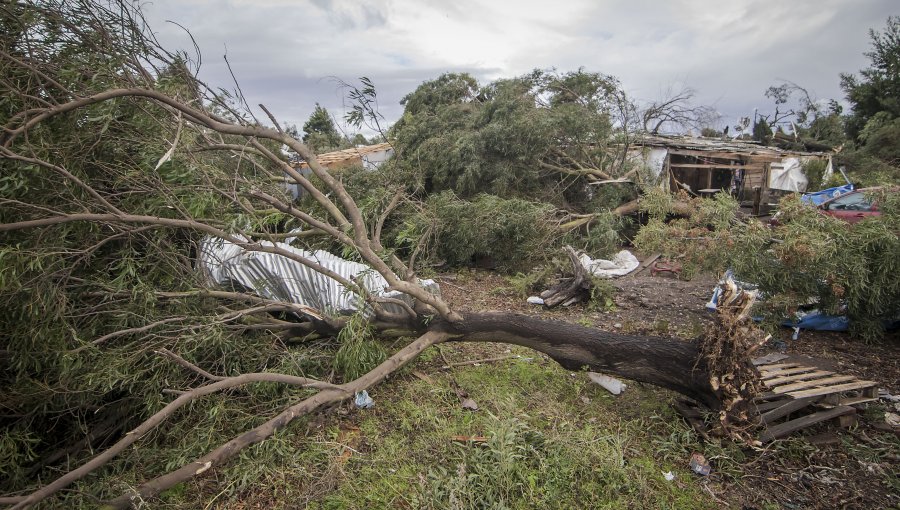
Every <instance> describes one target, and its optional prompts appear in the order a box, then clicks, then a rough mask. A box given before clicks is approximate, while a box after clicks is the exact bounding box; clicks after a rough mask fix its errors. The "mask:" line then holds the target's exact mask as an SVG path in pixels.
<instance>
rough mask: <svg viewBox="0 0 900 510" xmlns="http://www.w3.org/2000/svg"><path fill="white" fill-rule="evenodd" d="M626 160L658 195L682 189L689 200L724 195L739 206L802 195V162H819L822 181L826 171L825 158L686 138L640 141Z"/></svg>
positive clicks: (748, 143) (748, 144)
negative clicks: (654, 179) (644, 172)
mask: <svg viewBox="0 0 900 510" xmlns="http://www.w3.org/2000/svg"><path fill="white" fill-rule="evenodd" d="M630 159H632V160H640V161H641V163H642V164H643V165H644V166H645V167H647V168H648V169H649V170H650V171H651V172H653V174H654V175H656V176H658V177H659V178H660V184H661V186H662V187H663V188H664V189H667V190H670V191H676V190H679V189H683V190H685V191H687V192H688V193H691V194H692V195H695V196H709V195H713V194H715V193H718V192H720V191H726V192H729V193H731V194H732V195H733V196H735V197H736V198H738V200H741V201H752V200H754V198H756V199H759V196H760V195H761V196H762V197H764V199H765V200H768V199H769V198H771V197H774V196H781V195H783V194H784V193H785V192H804V191H806V188H807V185H808V183H809V181H808V179H807V176H806V175H805V174H804V172H803V166H804V165H805V164H806V162H808V161H812V160H822V161H825V162H826V169H825V176H828V175H829V174H830V173H831V171H832V167H831V153H825V152H797V151H788V150H784V149H780V148H777V147H768V146H765V145H761V144H760V143H758V142H753V141H747V140H728V139H717V138H694V137H687V136H662V135H648V136H645V137H643V138H642V139H640V140H639V141H638V142H637V143H636V144H635V145H634V146H633V147H632V149H631V151H630ZM757 188H758V191H759V193H760V195H756V191H757Z"/></svg>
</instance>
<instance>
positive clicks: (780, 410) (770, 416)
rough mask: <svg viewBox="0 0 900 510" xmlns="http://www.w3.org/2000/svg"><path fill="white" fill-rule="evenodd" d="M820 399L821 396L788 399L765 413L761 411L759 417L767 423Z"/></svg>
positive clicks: (764, 423)
mask: <svg viewBox="0 0 900 510" xmlns="http://www.w3.org/2000/svg"><path fill="white" fill-rule="evenodd" d="M821 399H822V397H809V398H799V399H797V400H789V401H788V402H787V403H786V404H784V405H782V406H779V407H776V408H775V409H772V410H771V411H769V412H767V413H763V415H762V416H760V419H761V420H762V423H763V425H768V424H770V423H772V422H773V421H775V420H777V419H779V418H784V417H785V416H787V415H789V414H791V413H794V412H797V411H799V410H801V409H804V408H806V407H809V406H811V405H813V404H815V403H816V402H817V401H819V400H821Z"/></svg>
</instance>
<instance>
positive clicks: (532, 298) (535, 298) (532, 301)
mask: <svg viewBox="0 0 900 510" xmlns="http://www.w3.org/2000/svg"><path fill="white" fill-rule="evenodd" d="M527 301H528V304H530V305H542V304H544V300H543V299H541V298H539V297H538V296H530V297H529V298H528V300H527Z"/></svg>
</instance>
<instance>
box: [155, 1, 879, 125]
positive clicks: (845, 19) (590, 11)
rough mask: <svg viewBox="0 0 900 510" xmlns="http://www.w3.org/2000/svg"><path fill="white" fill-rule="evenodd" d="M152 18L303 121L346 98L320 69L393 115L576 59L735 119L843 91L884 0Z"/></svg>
mask: <svg viewBox="0 0 900 510" xmlns="http://www.w3.org/2000/svg"><path fill="white" fill-rule="evenodd" d="M146 11H147V14H148V18H149V19H150V21H151V23H152V26H154V27H155V29H156V30H157V32H158V35H159V37H160V39H161V40H162V41H163V42H164V44H166V45H167V46H169V47H178V48H190V47H191V44H190V41H189V39H188V38H187V37H186V35H185V34H184V33H183V32H182V31H181V29H179V28H177V27H175V26H174V25H172V24H167V23H164V20H166V19H171V20H174V21H177V22H178V23H180V24H182V25H184V26H185V27H187V28H188V29H189V30H190V31H191V33H192V34H193V35H194V37H195V38H196V40H197V42H198V44H199V45H200V47H201V49H202V51H203V54H204V57H203V62H204V64H203V68H202V70H201V77H202V78H204V79H205V80H207V81H208V82H211V83H216V84H224V85H226V86H229V85H230V83H231V78H230V76H229V73H228V69H227V67H226V66H225V63H224V60H223V59H222V55H224V54H225V51H226V47H227V53H228V61H229V62H230V63H231V65H232V68H233V70H234V72H235V74H236V75H237V76H238V78H239V80H240V81H241V86H242V89H243V90H244V92H245V94H246V95H247V96H248V101H249V102H250V103H251V104H256V103H260V102H262V103H265V104H266V105H267V106H268V107H269V108H270V109H271V110H273V112H275V113H276V115H277V116H279V117H280V118H281V119H283V120H284V121H285V122H287V123H294V124H298V125H302V123H303V122H304V121H305V119H306V118H307V117H308V115H309V113H310V112H311V111H312V108H313V105H314V104H315V103H316V102H319V103H321V104H322V105H323V106H325V107H326V108H328V109H329V111H331V112H332V113H333V114H335V115H336V116H340V115H341V112H342V109H343V96H342V92H341V90H340V88H339V87H337V85H336V84H335V82H334V81H333V80H331V79H329V77H338V78H340V79H343V80H345V81H348V82H352V81H353V80H354V79H356V78H357V77H359V76H368V77H370V78H372V79H373V81H374V82H375V84H376V86H377V87H378V93H379V98H380V107H381V111H382V113H383V114H384V115H385V117H386V118H387V119H388V120H389V121H393V120H395V119H396V118H398V117H399V115H400V114H401V113H402V107H401V106H400V105H399V104H398V102H399V100H400V99H401V98H402V97H403V96H404V95H406V94H407V93H409V92H411V91H412V90H413V89H415V87H416V86H417V85H418V84H419V83H421V82H422V81H424V80H426V79H431V78H435V77H436V76H438V75H439V74H440V73H442V72H446V71H457V72H459V71H467V72H470V73H472V74H473V75H475V76H476V77H478V78H479V79H482V80H488V79H495V78H498V77H510V76H516V75H519V74H522V73H525V72H528V71H529V70H531V69H534V68H548V67H556V68H558V69H560V70H574V69H577V68H579V67H582V66H583V67H584V68H585V69H587V70H589V71H597V72H602V73H606V74H611V75H614V76H617V77H619V78H620V79H621V80H622V83H623V84H624V85H625V87H626V88H627V90H628V91H629V93H630V94H632V95H634V96H636V97H638V98H640V99H644V100H651V99H655V98H657V97H658V96H659V95H660V94H661V91H663V90H665V89H666V88H669V87H672V86H675V87H677V86H680V85H687V86H691V87H693V88H694V89H696V90H697V92H698V99H699V100H700V101H702V102H704V103H706V104H713V105H715V107H716V108H717V109H718V110H719V111H720V112H722V113H723V115H724V116H725V118H726V120H727V121H729V122H733V121H734V119H735V118H737V117H739V116H741V115H748V114H750V113H752V110H753V108H754V107H759V108H760V109H766V108H769V107H770V106H771V105H770V103H769V102H768V100H767V99H766V98H765V97H763V92H764V91H765V89H766V88H767V87H768V86H769V85H772V84H774V83H776V82H777V81H778V80H780V79H784V80H790V81H794V82H796V83H798V84H800V85H802V86H805V87H807V88H808V89H809V90H810V91H811V92H813V93H814V94H815V95H816V96H817V97H820V98H841V97H842V92H841V90H840V88H839V78H838V76H839V73H841V72H856V71H857V70H859V69H860V68H863V67H865V66H866V64H867V61H866V58H865V57H864V56H863V54H862V53H863V52H864V51H866V50H867V49H868V45H869V39H868V32H867V31H868V29H869V28H875V29H880V28H881V27H883V26H884V22H885V20H886V18H887V16H888V15H890V14H893V13H894V12H895V11H896V4H895V2H894V0H863V1H856V2H848V1H844V0H815V1H813V0H795V1H792V2H778V3H775V2H771V1H769V0H749V1H744V2H718V1H715V0H671V1H667V2H657V1H650V0H637V1H631V2H627V3H625V2H594V1H592V0H570V1H567V2H564V3H563V2H560V3H555V4H549V3H544V2H538V1H536V0H530V1H520V2H508V3H507V2H496V1H492V2H486V1H481V2H479V1H476V0H458V1H455V2H443V1H438V0H426V1H422V2H412V1H410V0H377V1H370V2H365V3H358V2H353V1H350V0H304V1H295V0H256V1H250V0H229V1H227V2H219V1H215V2H213V1H204V0H187V1H178V0H155V1H154V2H153V3H151V4H147V5H146Z"/></svg>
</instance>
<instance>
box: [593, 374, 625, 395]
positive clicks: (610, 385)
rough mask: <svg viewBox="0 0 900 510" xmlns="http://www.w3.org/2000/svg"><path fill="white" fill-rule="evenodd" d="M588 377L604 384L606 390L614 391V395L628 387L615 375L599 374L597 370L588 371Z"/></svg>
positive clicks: (601, 384)
mask: <svg viewBox="0 0 900 510" xmlns="http://www.w3.org/2000/svg"><path fill="white" fill-rule="evenodd" d="M587 375H588V378H590V380H591V381H594V382H595V383H597V384H599V385H600V386H602V387H603V388H604V389H605V390H606V391H608V392H610V393H612V394H613V395H618V394H620V393H622V392H623V391H625V388H627V387H628V385H626V384H625V383H623V382H622V381H620V380H618V379H616V378H615V377H610V376H608V375H603V374H598V373H597V372H588V374H587Z"/></svg>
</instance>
